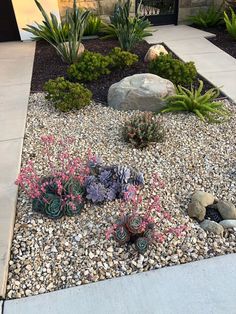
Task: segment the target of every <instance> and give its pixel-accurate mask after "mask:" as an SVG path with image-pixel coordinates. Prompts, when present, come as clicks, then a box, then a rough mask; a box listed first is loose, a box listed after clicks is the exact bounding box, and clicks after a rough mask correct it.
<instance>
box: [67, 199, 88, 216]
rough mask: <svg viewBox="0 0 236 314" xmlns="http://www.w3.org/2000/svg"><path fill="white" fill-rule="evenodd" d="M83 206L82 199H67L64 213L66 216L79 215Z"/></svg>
mask: <svg viewBox="0 0 236 314" xmlns="http://www.w3.org/2000/svg"><path fill="white" fill-rule="evenodd" d="M83 208H84V202H83V201H81V200H79V199H78V200H74V201H73V202H71V201H69V200H68V201H67V202H66V204H65V206H64V211H65V215H66V216H68V217H73V216H76V215H79V214H80V213H81V211H82V209H83Z"/></svg>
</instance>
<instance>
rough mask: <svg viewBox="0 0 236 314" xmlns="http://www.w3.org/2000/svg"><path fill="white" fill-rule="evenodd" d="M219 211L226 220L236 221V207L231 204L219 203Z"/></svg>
mask: <svg viewBox="0 0 236 314" xmlns="http://www.w3.org/2000/svg"><path fill="white" fill-rule="evenodd" d="M216 205H217V209H218V211H219V212H220V214H221V216H222V217H223V218H224V219H236V207H235V206H234V204H232V203H230V202H223V201H219V202H218V203H217V204H216Z"/></svg>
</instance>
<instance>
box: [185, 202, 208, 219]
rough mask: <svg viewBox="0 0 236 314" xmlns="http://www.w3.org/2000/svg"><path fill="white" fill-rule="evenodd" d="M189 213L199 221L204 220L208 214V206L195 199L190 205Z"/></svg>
mask: <svg viewBox="0 0 236 314" xmlns="http://www.w3.org/2000/svg"><path fill="white" fill-rule="evenodd" d="M188 214H189V216H190V217H191V218H196V219H197V220H199V221H203V220H204V218H205V215H206V207H205V206H203V205H202V203H200V202H199V201H197V200H195V201H194V202H191V203H190V204H189V206H188Z"/></svg>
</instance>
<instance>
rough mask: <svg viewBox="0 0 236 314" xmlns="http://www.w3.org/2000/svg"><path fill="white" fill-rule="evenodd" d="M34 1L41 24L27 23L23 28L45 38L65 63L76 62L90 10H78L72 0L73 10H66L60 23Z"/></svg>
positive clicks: (37, 36)
mask: <svg viewBox="0 0 236 314" xmlns="http://www.w3.org/2000/svg"><path fill="white" fill-rule="evenodd" d="M34 1H35V3H36V5H37V7H38V9H39V10H40V12H41V14H42V16H43V18H44V21H43V25H40V24H38V23H36V25H37V26H36V27H35V26H32V25H27V28H24V30H25V31H27V32H30V33H32V34H33V35H34V36H36V38H41V39H44V40H46V41H47V42H48V43H49V44H50V45H52V46H53V47H54V48H55V49H56V51H57V53H58V54H59V55H60V56H61V58H62V60H63V61H65V62H66V63H69V64H72V63H76V62H77V61H78V58H79V55H78V52H79V48H80V44H81V40H82V36H83V33H84V30H85V27H86V25H87V21H88V17H89V14H90V12H89V11H82V10H80V9H79V8H78V7H77V5H76V0H74V2H73V10H72V11H70V10H67V11H66V17H65V22H64V23H61V22H59V21H58V20H57V17H56V15H54V14H53V13H50V16H49V15H48V14H47V13H46V11H45V10H44V9H43V7H42V5H41V4H40V3H39V1H38V0H34Z"/></svg>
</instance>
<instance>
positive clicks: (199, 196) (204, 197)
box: [192, 191, 215, 207]
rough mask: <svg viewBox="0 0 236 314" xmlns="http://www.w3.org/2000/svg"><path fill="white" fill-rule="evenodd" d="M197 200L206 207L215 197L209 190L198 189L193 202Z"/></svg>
mask: <svg viewBox="0 0 236 314" xmlns="http://www.w3.org/2000/svg"><path fill="white" fill-rule="evenodd" d="M195 201H198V202H200V203H201V204H202V205H203V206H204V207H207V206H209V205H212V204H213V203H214V201H215V197H214V196H213V195H212V194H210V193H207V192H203V191H196V192H195V193H194V194H193V196H192V202H195Z"/></svg>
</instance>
